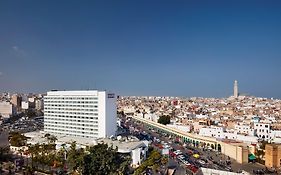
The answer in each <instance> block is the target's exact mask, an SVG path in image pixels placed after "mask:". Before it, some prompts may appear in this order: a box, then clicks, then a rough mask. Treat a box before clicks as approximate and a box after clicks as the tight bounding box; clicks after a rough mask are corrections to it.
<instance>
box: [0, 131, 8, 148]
mask: <svg viewBox="0 0 281 175" xmlns="http://www.w3.org/2000/svg"><path fill="white" fill-rule="evenodd" d="M8 137H9V133H8V132H7V131H1V132H0V147H5V146H8V145H9V140H8Z"/></svg>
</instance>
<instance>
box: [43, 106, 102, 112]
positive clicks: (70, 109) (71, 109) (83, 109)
mask: <svg viewBox="0 0 281 175" xmlns="http://www.w3.org/2000/svg"><path fill="white" fill-rule="evenodd" d="M46 110H58V111H62V110H64V111H94V110H95V109H85V108H49V107H45V111H46ZM96 111H97V109H96Z"/></svg>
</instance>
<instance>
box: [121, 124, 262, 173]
mask: <svg viewBox="0 0 281 175" xmlns="http://www.w3.org/2000/svg"><path fill="white" fill-rule="evenodd" d="M125 120H126V119H125ZM126 125H127V126H132V127H134V128H135V129H136V130H137V131H138V133H140V132H143V131H145V132H146V133H148V134H149V135H150V136H152V137H156V138H158V139H160V140H161V141H162V142H166V143H170V144H169V145H170V146H171V147H172V148H173V149H174V150H181V151H182V153H183V154H188V152H189V151H190V150H193V151H194V150H195V151H197V152H198V153H199V155H200V158H199V160H205V161H206V162H207V163H206V164H205V165H202V164H201V165H200V163H199V164H198V159H196V158H194V157H193V156H189V157H188V162H192V163H194V164H195V165H196V166H199V167H201V166H202V167H206V168H212V169H218V170H223V171H229V170H231V171H233V172H239V171H241V170H244V171H246V172H248V173H250V174H253V170H261V169H265V166H263V165H261V164H258V163H246V164H239V163H238V162H236V161H235V160H234V159H231V158H229V157H228V156H225V155H222V154H220V153H218V152H215V151H211V150H206V149H205V150H203V148H195V147H193V146H192V145H187V146H186V147H183V146H182V144H177V143H175V142H174V139H169V137H167V136H164V135H163V133H160V132H158V133H157V131H153V130H151V129H150V128H149V127H148V126H147V125H144V124H143V123H140V122H138V121H135V120H133V119H132V120H129V121H128V120H127V123H126ZM171 141H172V142H171ZM176 161H177V160H176ZM226 162H230V164H229V165H227V164H226ZM181 167H185V166H183V165H181ZM185 168H186V167H185ZM186 169H188V168H186ZM182 174H185V173H182Z"/></svg>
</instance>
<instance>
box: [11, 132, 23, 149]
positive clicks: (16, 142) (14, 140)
mask: <svg viewBox="0 0 281 175" xmlns="http://www.w3.org/2000/svg"><path fill="white" fill-rule="evenodd" d="M26 139H27V138H26V137H25V136H24V135H22V134H21V133H19V132H11V133H10V136H9V141H10V144H11V145H12V146H16V147H20V146H24V145H25V144H26V143H25V142H26Z"/></svg>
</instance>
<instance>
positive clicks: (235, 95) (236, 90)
mask: <svg viewBox="0 0 281 175" xmlns="http://www.w3.org/2000/svg"><path fill="white" fill-rule="evenodd" d="M233 96H234V98H237V97H238V82H237V80H235V81H234V87H233Z"/></svg>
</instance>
